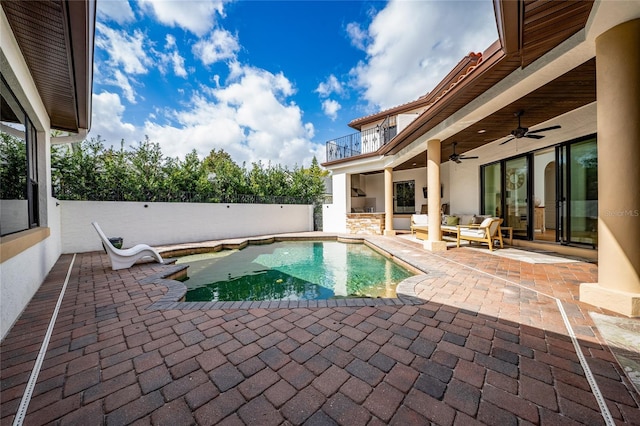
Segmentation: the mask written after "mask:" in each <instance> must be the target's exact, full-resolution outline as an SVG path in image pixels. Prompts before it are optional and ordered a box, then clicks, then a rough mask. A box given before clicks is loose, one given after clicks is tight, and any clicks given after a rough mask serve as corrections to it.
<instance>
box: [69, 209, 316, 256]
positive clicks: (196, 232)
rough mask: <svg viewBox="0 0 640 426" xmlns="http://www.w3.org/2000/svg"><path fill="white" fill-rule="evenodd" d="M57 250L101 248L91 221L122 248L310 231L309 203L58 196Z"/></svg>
mask: <svg viewBox="0 0 640 426" xmlns="http://www.w3.org/2000/svg"><path fill="white" fill-rule="evenodd" d="M60 204H61V206H60V207H61V216H62V217H61V223H62V235H63V238H62V252H63V253H81V252H86V251H94V250H101V249H102V247H101V243H100V239H99V238H98V234H97V233H96V231H95V229H93V226H91V222H94V221H95V222H98V224H99V225H100V227H101V228H102V230H103V231H104V233H105V234H106V235H107V236H108V237H122V238H124V247H125V248H127V247H132V246H134V245H135V244H139V243H145V244H149V245H151V246H160V245H169V244H178V243H188V242H198V241H209V240H220V239H227V238H238V237H249V236H259V235H271V234H282V233H288V232H307V231H313V206H311V205H298V204H295V205H291V204H282V205H281V204H206V203H202V204H201V203H144V202H123V201H60Z"/></svg>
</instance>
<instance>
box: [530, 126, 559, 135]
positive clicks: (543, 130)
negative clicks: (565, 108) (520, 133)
mask: <svg viewBox="0 0 640 426" xmlns="http://www.w3.org/2000/svg"><path fill="white" fill-rule="evenodd" d="M561 128H562V126H551V127H545V128H544V129H538V130H532V131H530V132H529V133H528V134H531V133H540V132H546V131H547V130H555V129H561Z"/></svg>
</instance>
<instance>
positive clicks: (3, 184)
mask: <svg viewBox="0 0 640 426" xmlns="http://www.w3.org/2000/svg"><path fill="white" fill-rule="evenodd" d="M0 95H1V113H2V115H1V116H0V235H7V234H12V233H15V232H19V231H24V230H25V229H29V228H33V227H36V226H38V224H39V215H38V174H37V170H38V168H37V149H36V132H35V129H34V128H33V125H32V124H31V122H30V121H29V118H28V117H27V115H26V114H25V112H24V110H23V109H22V107H21V106H20V104H19V103H18V101H17V100H16V98H15V96H14V95H13V93H11V90H10V89H9V86H8V85H7V83H6V82H5V80H4V78H0Z"/></svg>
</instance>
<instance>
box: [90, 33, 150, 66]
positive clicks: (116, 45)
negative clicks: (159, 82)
mask: <svg viewBox="0 0 640 426" xmlns="http://www.w3.org/2000/svg"><path fill="white" fill-rule="evenodd" d="M96 28H97V30H98V32H97V34H96V46H98V47H99V48H101V49H104V50H105V51H106V52H107V53H108V54H109V59H108V61H107V63H108V64H109V65H111V66H115V67H122V69H123V70H124V72H126V73H127V74H146V73H147V71H148V68H147V67H149V66H150V65H151V64H152V60H151V58H149V56H148V55H147V53H146V51H147V49H146V47H145V46H146V44H147V40H146V37H145V35H144V34H143V33H142V32H141V31H140V30H135V31H134V32H133V34H131V35H129V34H127V33H126V32H125V31H118V30H115V29H113V28H110V27H108V26H106V25H104V24H102V23H98V24H96Z"/></svg>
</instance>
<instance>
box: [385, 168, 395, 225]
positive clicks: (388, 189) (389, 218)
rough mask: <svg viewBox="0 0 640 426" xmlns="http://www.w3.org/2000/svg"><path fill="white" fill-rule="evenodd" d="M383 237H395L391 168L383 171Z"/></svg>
mask: <svg viewBox="0 0 640 426" xmlns="http://www.w3.org/2000/svg"><path fill="white" fill-rule="evenodd" d="M384 235H388V236H393V235H396V231H394V230H393V168H391V167H385V169H384Z"/></svg>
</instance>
